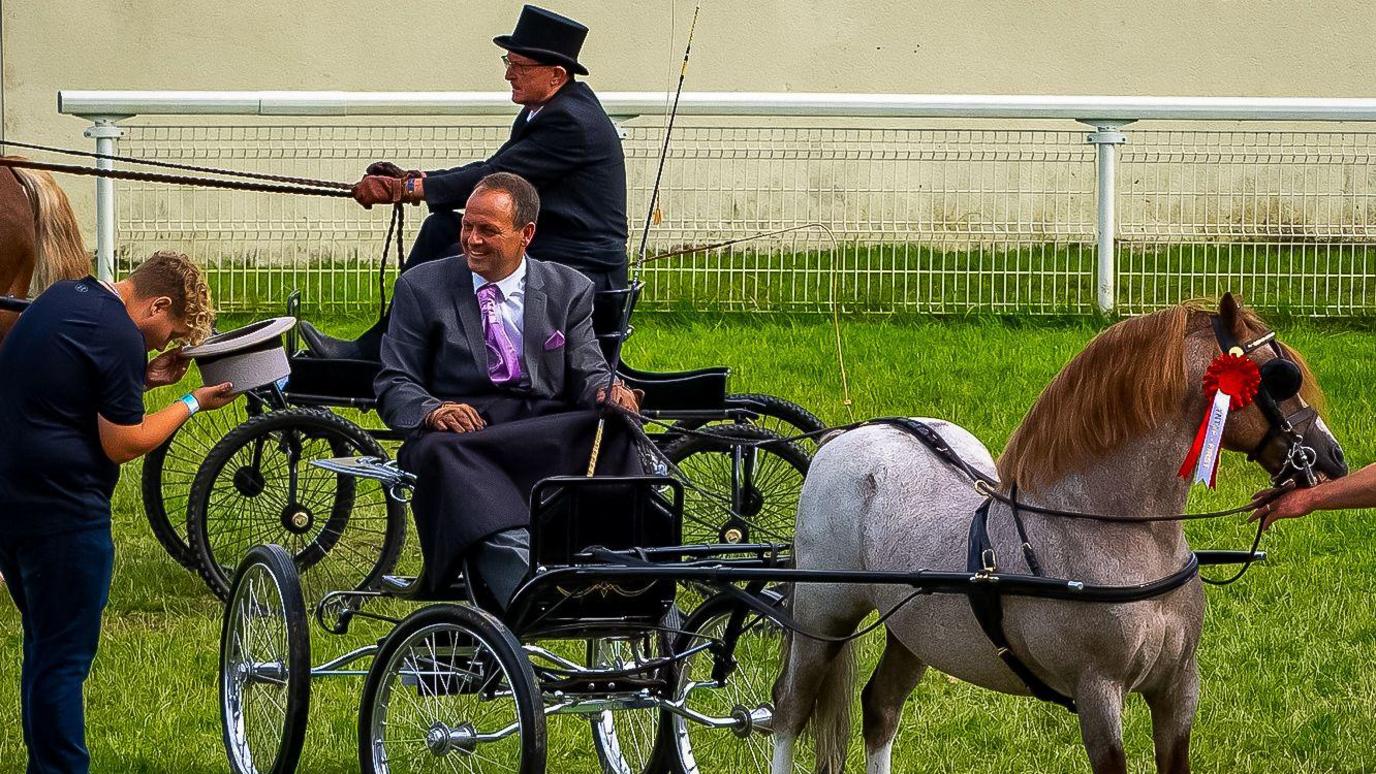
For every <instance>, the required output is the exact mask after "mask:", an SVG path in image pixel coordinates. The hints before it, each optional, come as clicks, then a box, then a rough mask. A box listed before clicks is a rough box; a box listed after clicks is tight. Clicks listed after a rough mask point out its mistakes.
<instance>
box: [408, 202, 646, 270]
mask: <svg viewBox="0 0 1376 774" xmlns="http://www.w3.org/2000/svg"><path fill="white" fill-rule="evenodd" d="M459 218H460V216H459V213H457V212H454V211H452V210H440V211H438V212H432V213H430V215H429V217H427V218H426V219H425V221H424V222H423V223H421V224H420V231H418V232H417V233H416V241H415V242H414V243H413V244H412V245H411V253H410V255H408V256H407V257H406V267H407V268H410V267H412V266H415V265H417V264H422V263H425V262H426V261H433V260H436V259H439V258H446V257H448V256H451V255H458V254H459V252H460V250H459ZM532 255H533V257H535V258H539V259H541V260H547V261H551V262H553V263H565V261H561V260H560V259H559V256H557V255H551V256H543V255H534V254H532ZM568 265H569V266H573V268H575V269H577V270H578V271H579V272H580V273H582V274H583V276H585V277H587V278H588V279H590V280H592V284H593V290H620V289H622V288H624V287H626V266H625V264H622V265H621V266H618V267H617V268H615V269H606V270H599V269H592V268H589V267H585V266H575V265H574V264H571V263H570V264H568Z"/></svg>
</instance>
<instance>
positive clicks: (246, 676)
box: [238, 661, 287, 684]
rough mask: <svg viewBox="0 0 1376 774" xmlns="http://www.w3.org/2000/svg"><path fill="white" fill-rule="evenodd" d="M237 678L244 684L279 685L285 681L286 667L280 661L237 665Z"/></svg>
mask: <svg viewBox="0 0 1376 774" xmlns="http://www.w3.org/2000/svg"><path fill="white" fill-rule="evenodd" d="M238 671H239V676H240V678H241V679H242V680H243V682H245V683H273V684H281V683H283V682H285V681H286V679H287V667H286V665H285V664H283V663H282V662H280V661H258V662H253V663H243V664H239V667H238Z"/></svg>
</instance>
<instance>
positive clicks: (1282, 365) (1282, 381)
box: [1210, 315, 1319, 488]
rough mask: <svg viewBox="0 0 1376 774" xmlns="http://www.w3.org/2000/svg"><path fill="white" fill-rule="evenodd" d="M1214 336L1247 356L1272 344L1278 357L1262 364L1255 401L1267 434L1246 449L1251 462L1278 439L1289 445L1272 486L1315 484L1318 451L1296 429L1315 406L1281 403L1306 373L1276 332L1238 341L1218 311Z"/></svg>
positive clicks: (1222, 347)
mask: <svg viewBox="0 0 1376 774" xmlns="http://www.w3.org/2000/svg"><path fill="white" fill-rule="evenodd" d="M1210 320H1211V321H1212V324H1213V330H1214V338H1215V339H1216V340H1217V341H1218V348H1219V349H1220V350H1221V351H1223V352H1224V353H1227V354H1231V355H1237V356H1239V357H1248V356H1250V355H1251V353H1252V352H1254V351H1256V350H1258V349H1261V348H1263V347H1270V348H1271V351H1272V352H1274V353H1275V357H1273V358H1271V359H1270V360H1267V361H1266V362H1265V363H1262V364H1261V365H1260V366H1259V369H1258V370H1260V372H1261V386H1260V387H1259V388H1258V389H1257V394H1256V397H1255V399H1254V400H1255V402H1256V405H1257V408H1258V409H1259V410H1260V411H1261V414H1262V416H1263V417H1265V418H1266V424H1267V427H1266V434H1265V435H1263V436H1262V437H1261V440H1260V441H1257V444H1256V446H1254V447H1252V450H1251V451H1249V452H1248V453H1247V461H1248V462H1256V461H1257V460H1258V459H1260V457H1261V455H1262V454H1264V453H1265V452H1266V449H1267V448H1268V447H1269V446H1270V445H1271V444H1273V443H1275V442H1276V441H1277V440H1279V441H1281V442H1282V443H1284V444H1285V445H1286V450H1285V458H1284V459H1285V461H1284V462H1283V463H1282V465H1281V468H1280V470H1278V471H1276V473H1275V474H1274V475H1273V476H1271V484H1272V486H1276V487H1281V486H1285V485H1286V484H1290V483H1292V482H1293V483H1294V485H1295V486H1296V487H1300V488H1305V487H1312V486H1314V485H1315V484H1317V483H1318V477H1317V476H1316V475H1315V473H1314V464H1315V463H1316V462H1318V459H1319V458H1318V454H1317V453H1316V452H1315V451H1314V449H1313V447H1311V446H1307V445H1305V442H1304V433H1302V432H1301V431H1300V430H1298V429H1296V428H1297V427H1303V426H1306V425H1307V424H1309V423H1312V422H1314V421H1315V420H1316V419H1317V418H1318V412H1316V411H1315V410H1314V407H1313V406H1308V405H1305V406H1301V407H1300V409H1299V410H1297V411H1295V412H1292V413H1291V414H1288V415H1287V414H1285V413H1284V412H1282V411H1281V408H1280V404H1281V403H1282V402H1284V401H1287V400H1289V399H1290V398H1293V397H1295V396H1296V395H1297V394H1299V391H1300V387H1301V386H1302V384H1303V381H1304V377H1303V374H1302V372H1301V371H1300V367H1299V364H1298V363H1296V362H1295V361H1294V360H1293V359H1291V358H1290V356H1289V355H1287V354H1286V352H1285V348H1284V347H1282V346H1281V345H1280V343H1279V342H1278V341H1276V332H1275V331H1267V332H1266V333H1264V334H1262V335H1260V336H1258V337H1257V338H1255V339H1252V340H1251V341H1248V342H1245V343H1238V341H1237V340H1236V339H1234V338H1233V336H1232V334H1231V333H1229V332H1228V331H1227V330H1225V329H1224V326H1223V321H1222V319H1221V318H1219V317H1218V316H1217V315H1213V316H1211V317H1210Z"/></svg>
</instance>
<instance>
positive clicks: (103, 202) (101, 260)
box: [85, 116, 124, 282]
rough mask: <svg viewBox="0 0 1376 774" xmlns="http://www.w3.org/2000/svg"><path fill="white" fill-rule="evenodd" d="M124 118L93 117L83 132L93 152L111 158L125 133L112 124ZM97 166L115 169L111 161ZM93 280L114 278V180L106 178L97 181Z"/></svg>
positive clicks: (97, 161)
mask: <svg viewBox="0 0 1376 774" xmlns="http://www.w3.org/2000/svg"><path fill="white" fill-rule="evenodd" d="M120 118H124V116H118V117H101V118H96V119H95V123H93V124H91V125H90V126H89V127H88V128H87V129H86V131H85V135H86V136H87V137H92V138H95V141H96V153H99V154H101V155H103V156H113V155H115V153H116V151H118V150H119V148H118V145H117V142H116V141H117V140H119V138H120V137H122V136H123V135H124V130H123V129H121V128H120V127H119V126H118V125H116V124H115V121H118V120H119V119H120ZM96 167H98V168H100V169H114V168H115V162H114V161H112V160H110V159H96ZM96 277H97V278H98V279H102V280H105V281H107V282H110V281H113V280H114V278H115V181H114V179H113V178H109V177H98V178H96Z"/></svg>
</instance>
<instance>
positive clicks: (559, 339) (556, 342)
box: [545, 331, 564, 352]
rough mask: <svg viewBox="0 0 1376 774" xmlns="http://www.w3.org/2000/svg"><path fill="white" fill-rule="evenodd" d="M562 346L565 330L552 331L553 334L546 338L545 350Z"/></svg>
mask: <svg viewBox="0 0 1376 774" xmlns="http://www.w3.org/2000/svg"><path fill="white" fill-rule="evenodd" d="M562 346H564V332H563V331H555V332H554V333H551V334H550V335H549V338H547V339H545V351H546V352H548V351H550V350H551V349H558V348H560V347H562Z"/></svg>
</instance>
